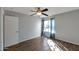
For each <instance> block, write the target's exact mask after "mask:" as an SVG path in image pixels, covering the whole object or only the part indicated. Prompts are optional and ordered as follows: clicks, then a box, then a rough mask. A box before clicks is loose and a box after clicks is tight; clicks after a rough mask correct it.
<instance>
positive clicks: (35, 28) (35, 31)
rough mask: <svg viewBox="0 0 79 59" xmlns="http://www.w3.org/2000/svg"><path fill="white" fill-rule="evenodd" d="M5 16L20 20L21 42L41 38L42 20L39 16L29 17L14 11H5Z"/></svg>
mask: <svg viewBox="0 0 79 59" xmlns="http://www.w3.org/2000/svg"><path fill="white" fill-rule="evenodd" d="M5 15H8V16H15V17H16V16H17V17H18V18H19V40H18V43H19V42H22V41H25V40H29V39H31V38H35V37H38V36H40V32H41V19H40V18H39V17H37V16H29V15H26V14H21V13H17V12H12V11H7V10H6V11H5Z"/></svg>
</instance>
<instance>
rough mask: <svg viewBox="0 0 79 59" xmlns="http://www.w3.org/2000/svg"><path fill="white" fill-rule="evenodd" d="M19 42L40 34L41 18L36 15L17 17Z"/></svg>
mask: <svg viewBox="0 0 79 59" xmlns="http://www.w3.org/2000/svg"><path fill="white" fill-rule="evenodd" d="M19 25H20V27H19V29H20V42H22V41H25V40H28V39H32V38H35V37H39V36H40V32H41V19H40V18H39V17H36V16H28V15H23V16H21V17H20V18H19Z"/></svg>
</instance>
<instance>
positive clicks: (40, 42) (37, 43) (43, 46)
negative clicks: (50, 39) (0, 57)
mask: <svg viewBox="0 0 79 59" xmlns="http://www.w3.org/2000/svg"><path fill="white" fill-rule="evenodd" d="M4 50H5V51H50V50H51V49H50V47H49V45H48V44H47V40H46V39H44V38H41V37H38V38H34V39H31V40H27V41H24V42H21V43H19V44H16V45H13V46H10V47H8V49H4Z"/></svg>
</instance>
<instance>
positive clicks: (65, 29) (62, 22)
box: [55, 10, 79, 45]
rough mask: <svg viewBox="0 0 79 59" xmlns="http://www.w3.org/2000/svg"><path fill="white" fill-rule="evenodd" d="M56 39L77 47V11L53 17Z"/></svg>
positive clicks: (78, 41)
mask: <svg viewBox="0 0 79 59" xmlns="http://www.w3.org/2000/svg"><path fill="white" fill-rule="evenodd" d="M55 20H56V21H55V22H56V38H57V39H60V40H63V41H67V42H70V43H73V44H78V45H79V10H75V11H71V12H67V13H63V14H59V15H56V16H55Z"/></svg>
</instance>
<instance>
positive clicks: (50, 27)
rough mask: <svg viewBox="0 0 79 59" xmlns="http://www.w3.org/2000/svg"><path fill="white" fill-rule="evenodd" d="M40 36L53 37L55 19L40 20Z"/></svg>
mask: <svg viewBox="0 0 79 59" xmlns="http://www.w3.org/2000/svg"><path fill="white" fill-rule="evenodd" d="M42 36H45V37H48V38H55V20H54V18H52V19H51V20H43V21H42Z"/></svg>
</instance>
